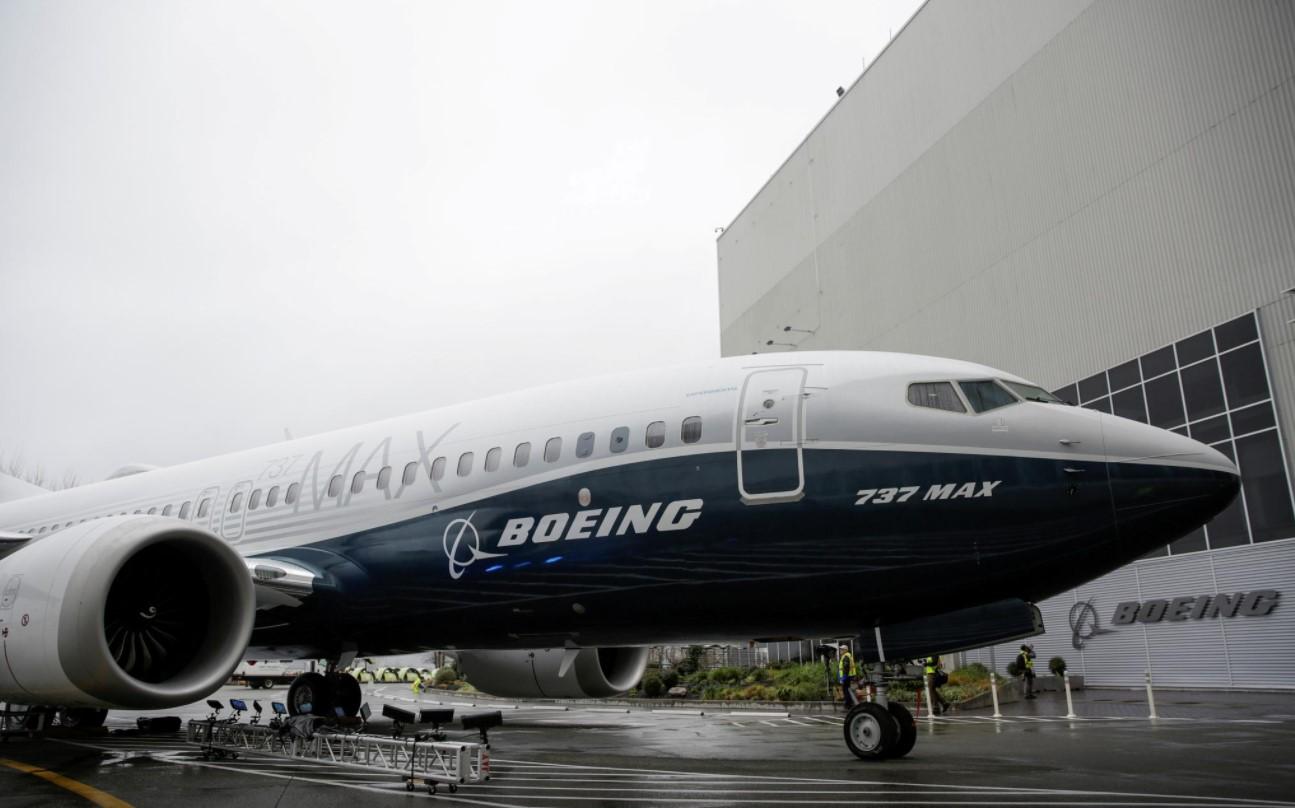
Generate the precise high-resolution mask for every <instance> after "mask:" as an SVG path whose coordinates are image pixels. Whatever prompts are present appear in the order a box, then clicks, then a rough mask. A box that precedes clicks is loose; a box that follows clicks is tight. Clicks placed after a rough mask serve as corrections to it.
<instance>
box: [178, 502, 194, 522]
mask: <svg viewBox="0 0 1295 808" xmlns="http://www.w3.org/2000/svg"><path fill="white" fill-rule="evenodd" d="M190 510H192V508H190V503H189V502H185V503H184V504H183V505H181V506H180V518H181V519H188V518H189V511H190Z"/></svg>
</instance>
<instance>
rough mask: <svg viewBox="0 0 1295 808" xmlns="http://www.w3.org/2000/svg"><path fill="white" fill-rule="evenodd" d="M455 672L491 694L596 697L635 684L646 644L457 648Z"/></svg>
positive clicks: (644, 660)
mask: <svg viewBox="0 0 1295 808" xmlns="http://www.w3.org/2000/svg"><path fill="white" fill-rule="evenodd" d="M458 658H459V672H460V673H462V674H463V675H464V677H466V678H467V680H468V681H469V682H471V683H472V685H473V687H475V688H477V689H478V690H481V691H483V692H485V693H490V694H492V695H495V696H512V697H515V698H537V697H538V698H549V699H589V698H593V699H597V698H605V697H607V696H617V695H620V694H621V693H624V692H625V691H626V690H629V689H630V688H631V687H634V685H636V684H638V682H639V680H640V679H642V678H643V671H644V670H645V669H646V668H647V660H648V649H647V648H545V649H542V650H532V651H460V652H459V653H458Z"/></svg>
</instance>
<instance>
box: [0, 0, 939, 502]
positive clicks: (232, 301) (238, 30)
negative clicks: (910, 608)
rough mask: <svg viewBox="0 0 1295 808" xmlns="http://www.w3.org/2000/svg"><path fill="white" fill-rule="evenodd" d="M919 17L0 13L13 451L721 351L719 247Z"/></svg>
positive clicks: (220, 432) (829, 12)
mask: <svg viewBox="0 0 1295 808" xmlns="http://www.w3.org/2000/svg"><path fill="white" fill-rule="evenodd" d="M918 5H919V2H918V0H888V1H886V2H881V1H880V0H878V1H876V2H859V0H845V1H843V2H817V1H815V2H807V1H806V0H795V1H794V2H793V1H792V0H788V2H780V3H768V2H765V3H749V2H743V3H736V2H691V1H690V2H662V1H661V0H652V2H634V3H631V2H590V3H575V2H524V3H523V2H519V3H477V2H472V3H468V2H464V3H439V2H426V3H384V4H378V3H367V2H366V3H359V2H355V3H331V2H329V3H325V2H317V1H316V0H311V2H301V3H285V2H279V3H272V4H269V3H260V2H257V3H231V2H210V3H198V2H174V1H173V0H158V1H157V2H113V3H86V2H79V1H76V2H73V1H71V0H69V1H67V2H63V1H61V0H4V2H0V371H2V372H3V377H2V379H0V383H2V384H3V388H2V389H3V393H2V394H0V452H3V453H4V455H5V456H6V457H13V456H14V455H16V454H21V455H22V457H23V458H24V459H25V460H26V462H27V463H28V464H29V465H36V464H40V465H43V466H44V467H45V468H46V469H47V470H48V471H50V472H52V473H53V475H55V476H58V475H61V474H62V473H63V472H64V471H65V470H72V471H74V472H76V473H77V474H78V475H79V477H80V478H81V479H82V481H87V480H93V479H99V478H102V477H103V476H105V475H106V474H108V473H109V472H111V471H112V470H113V469H115V468H117V467H118V466H121V465H124V464H126V463H134V462H140V463H153V464H158V465H170V464H175V463H181V462H186V461H189V460H195V459H199V458H202V457H205V456H209V455H213V454H219V453H222V452H227V451H234V450H237V449H243V448H248V447H251V446H257V445H262V444H266V443H272V442H275V441H277V440H281V439H282V436H283V429H284V427H289V428H290V429H291V430H292V432H293V434H294V435H296V436H298V437H300V436H302V435H307V434H312V433H318V432H324V431H327V430H330V429H335V428H338V427H343V426H349V425H352V424H356V423H362V422H365V421H371V420H376V419H379V418H384V417H388V416H392V415H399V414H402V413H407V412H415V411H418V410H423V409H429V408H432V407H436V406H440V405H442V404H449V403H453V402H456V401H462V400H465V399H470V398H474V397H478V396H482V395H488V394H492V393H497V392H503V391H507V390H511V389H517V388H520V387H526V386H531V385H534V384H539V383H544V382H547V381H552V380H558V379H564V378H575V377H579V376H586V375H592V374H597V373H600V372H603V371H611V370H617V369H621V368H625V367H630V366H644V367H649V366H658V365H665V364H673V363H678V362H686V361H691V360H704V359H707V358H712V357H715V356H717V355H718V353H719V327H718V308H717V306H718V304H717V293H716V261H715V237H716V236H715V228H716V227H718V226H723V225H727V224H728V223H729V222H730V221H731V220H732V219H733V218H734V217H735V216H736V215H737V213H738V212H739V210H740V209H741V208H742V206H743V205H744V204H745V203H746V202H747V201H748V200H749V199H750V198H751V197H752V196H753V195H754V194H755V192H756V191H757V190H758V189H759V187H760V185H761V184H762V183H763V182H764V181H765V180H766V179H767V178H768V177H769V176H770V175H771V174H772V173H773V172H774V171H775V170H776V169H777V168H778V165H779V164H780V163H781V162H782V161H783V159H785V158H786V157H787V156H788V155H789V154H790V153H791V151H792V150H793V149H794V148H795V147H796V145H797V144H798V143H799V142H800V141H801V140H802V139H803V138H804V137H805V136H806V135H807V134H808V133H809V131H810V129H811V128H812V127H813V126H814V124H815V123H816V122H817V121H818V120H819V118H821V117H822V115H823V114H824V113H825V112H826V111H827V110H828V109H829V108H830V107H831V105H832V104H833V102H834V101H835V99H836V96H835V89H836V87H837V86H840V85H845V86H848V85H849V84H850V83H851V82H852V81H854V79H855V78H856V77H857V76H858V75H859V73H860V71H861V70H862V68H863V66H864V62H865V59H866V60H867V62H869V63H871V61H872V59H873V58H874V57H875V56H876V55H877V54H878V53H879V52H880V51H881V49H882V48H883V47H884V46H885V44H886V42H887V41H888V39H889V38H890V36H891V33H892V32H897V31H898V30H899V29H900V27H901V26H902V25H903V24H904V22H905V21H906V20H907V19H908V17H909V16H910V15H911V14H912V13H913V12H914V11H915V10H916V8H917V6H918Z"/></svg>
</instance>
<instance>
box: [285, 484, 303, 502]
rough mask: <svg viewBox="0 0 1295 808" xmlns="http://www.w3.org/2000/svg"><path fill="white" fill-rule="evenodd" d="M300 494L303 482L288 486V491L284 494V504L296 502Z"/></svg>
mask: <svg viewBox="0 0 1295 808" xmlns="http://www.w3.org/2000/svg"><path fill="white" fill-rule="evenodd" d="M300 495H301V483H293V484H292V485H290V486H288V490H287V492H286V493H285V494H284V495H283V504H284V505H294V504H296V502H297V497H298V496H300Z"/></svg>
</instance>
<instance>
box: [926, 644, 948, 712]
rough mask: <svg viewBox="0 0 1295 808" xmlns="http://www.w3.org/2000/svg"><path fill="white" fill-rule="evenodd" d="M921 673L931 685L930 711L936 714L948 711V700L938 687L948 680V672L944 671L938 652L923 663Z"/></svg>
mask: <svg viewBox="0 0 1295 808" xmlns="http://www.w3.org/2000/svg"><path fill="white" fill-rule="evenodd" d="M922 673H924V674H925V675H926V681H927V682H929V683H930V685H931V711H932V712H934V713H935V714H936V715H939V714H940V713H945V712H948V711H949V702H948V701H946V700H945V698H944V694H943V693H941V692H940V688H941V687H942V686H944V684H945V683H946V682H948V681H949V674H947V673H945V672H944V662H942V661H941V660H940V655H939V654H932V655H931V656H929V657H927V658H926V661H925V662H924V663H923V667H922Z"/></svg>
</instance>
